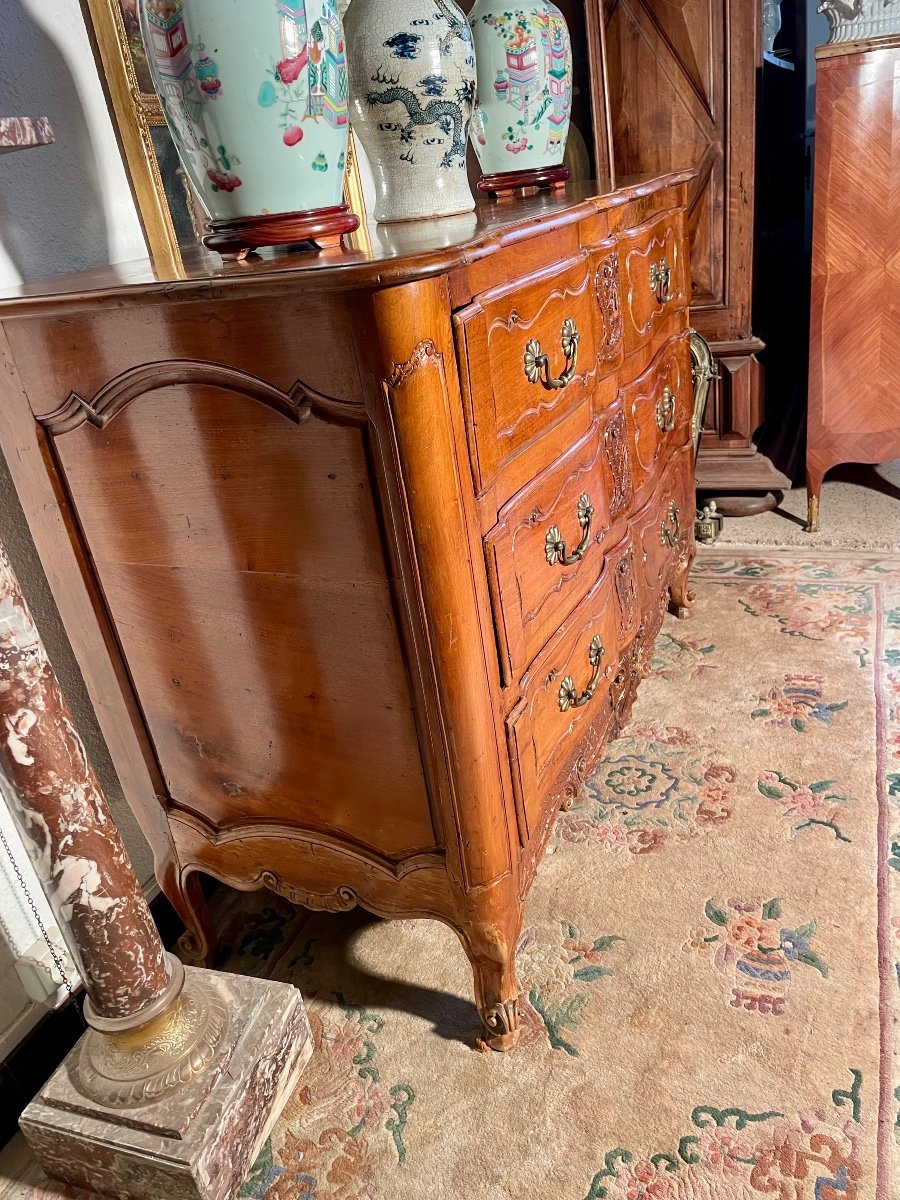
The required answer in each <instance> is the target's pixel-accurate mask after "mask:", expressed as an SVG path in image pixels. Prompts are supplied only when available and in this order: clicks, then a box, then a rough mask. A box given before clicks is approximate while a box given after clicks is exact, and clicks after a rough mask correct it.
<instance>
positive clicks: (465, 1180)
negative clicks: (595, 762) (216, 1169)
mask: <svg viewBox="0 0 900 1200" xmlns="http://www.w3.org/2000/svg"><path fill="white" fill-rule="evenodd" d="M696 586H697V592H698V600H697V607H696V614H695V617H694V619H693V620H692V621H691V622H689V623H683V622H677V621H674V620H673V619H671V618H667V620H666V623H665V625H664V628H663V632H662V634H661V636H660V639H659V643H658V646H657V653H656V657H655V660H654V663H653V671H652V675H651V677H650V678H648V679H647V680H646V681H645V683H644V684H643V686H642V690H641V694H640V698H639V701H638V704H637V706H636V709H635V713H634V720H633V722H632V724H631V726H630V727H629V728H628V730H627V731H626V735H625V736H624V737H623V738H621V739H620V740H619V741H618V742H616V743H614V744H613V745H612V746H610V748H609V753H608V755H607V759H606V761H605V762H604V764H603V765H602V766H601V768H600V769H599V771H598V772H597V774H596V776H595V777H594V779H593V781H592V782H591V784H590V785H589V786H588V787H587V789H586V791H585V793H584V795H583V797H582V799H581V802H580V803H579V804H578V805H577V806H576V807H575V808H574V809H573V810H572V811H571V812H569V813H567V814H564V815H563V816H562V817H561V818H560V820H559V823H558V826H557V831H556V834H555V838H554V841H553V843H552V852H551V853H550V854H548V856H547V858H546V859H545V861H544V863H543V864H542V867H541V869H540V871H539V872H538V875H537V879H536V882H535V885H534V888H533V891H532V893H531V897H530V900H529V904H528V911H527V919H526V927H525V932H524V934H523V937H522V941H521V946H520V954H519V971H520V982H521V984H522V988H523V998H522V1004H521V1007H522V1018H523V1021H524V1026H525V1030H524V1034H523V1037H522V1045H521V1046H520V1048H519V1049H518V1050H517V1051H516V1052H514V1053H513V1054H510V1055H498V1054H478V1053H476V1052H475V1051H474V1050H473V1049H472V1048H471V1046H472V1040H473V1037H474V1034H475V1032H476V1016H475V1012H474V1009H473V1007H472V1003H471V980H470V977H469V973H468V966H467V964H466V961H465V959H464V957H463V955H462V952H461V950H460V948H459V945H458V943H457V941H456V939H455V937H454V936H453V934H452V933H451V932H450V931H449V930H447V929H445V928H443V927H442V926H440V925H438V924H436V923H431V922H415V921H409V922H380V921H376V920H373V919H369V918H367V917H366V916H365V914H361V913H359V912H355V913H350V914H344V915H330V914H315V915H310V914H306V913H298V912H295V911H294V910H292V909H291V907H290V906H289V905H287V904H285V903H284V902H283V901H281V900H279V899H278V898H276V897H273V896H271V895H268V894H266V893H259V894H256V895H254V896H240V895H237V894H232V893H226V894H224V895H223V904H222V906H221V911H220V929H221V935H222V940H223V943H224V945H225V946H226V947H227V962H226V965H227V966H228V967H229V969H232V970H239V971H245V972H250V973H253V974H269V975H272V976H275V977H277V978H280V979H286V980H291V981H293V982H294V983H296V984H297V985H298V986H299V987H301V988H302V989H303V992H304V994H305V996H306V997H307V1001H308V1005H309V1010H310V1015H311V1019H312V1024H313V1028H314V1031H315V1037H316V1053H315V1054H314V1056H313V1059H312V1061H311V1062H310V1064H309V1067H308V1069H307V1071H306V1073H305V1075H304V1077H303V1079H302V1081H301V1085H300V1086H299V1087H298V1089H297V1090H296V1092H295V1093H294V1094H293V1095H292V1097H291V1098H290V1100H289V1102H288V1105H287V1107H286V1109H285V1111H284V1114H283V1116H282V1118H281V1120H280V1121H279V1123H278V1125H277V1126H276V1128H275V1131H274V1133H273V1135H272V1137H271V1139H270V1141H269V1143H268V1144H267V1146H266V1148H265V1150H264V1151H263V1154H262V1155H261V1156H260V1158H259V1160H258V1162H257V1164H256V1167H255V1168H254V1171H253V1174H252V1176H251V1178H250V1179H249V1180H248V1182H247V1183H246V1185H245V1186H244V1188H243V1190H242V1192H241V1195H242V1196H243V1197H246V1198H248V1200H250V1198H252V1200H405V1198H406V1197H410V1198H412V1197H415V1198H417V1200H418V1198H425V1200H451V1198H452V1200H538V1198H540V1200H764V1198H773V1200H892V1198H893V1197H896V1196H898V1195H900V1115H898V1107H900V1089H898V1090H896V1091H895V1088H897V1085H898V1083H900V1079H898V1080H897V1081H896V1082H895V1081H894V1078H893V1077H892V1056H893V1052H894V1043H893V1039H894V1036H895V1034H894V1024H895V1018H896V1011H897V1002H898V998H900V997H898V983H900V968H898V965H897V964H898V959H900V942H898V937H900V904H897V902H896V900H895V904H896V907H895V910H894V912H893V913H892V912H891V910H890V903H891V901H890V888H891V886H892V885H895V884H896V882H898V881H900V811H898V809H900V560H898V559H897V557H893V558H878V557H877V556H860V555H847V554H835V553H832V554H819V555H808V556H799V555H795V554H790V553H782V554H779V555H775V556H769V557H762V556H760V555H754V556H752V557H750V556H747V555H743V554H734V553H733V552H731V551H729V550H727V549H724V550H723V549H721V548H719V549H716V550H708V551H705V552H703V553H702V554H701V559H700V562H699V565H698V568H697V574H696ZM894 891H895V892H896V891H897V888H896V887H894ZM33 1194H36V1195H40V1196H45V1197H51V1196H54V1195H57V1194H58V1193H57V1192H56V1190H55V1189H52V1188H51V1189H48V1190H44V1189H40V1190H39V1192H37V1193H33Z"/></svg>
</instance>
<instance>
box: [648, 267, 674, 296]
mask: <svg viewBox="0 0 900 1200" xmlns="http://www.w3.org/2000/svg"><path fill="white" fill-rule="evenodd" d="M671 283H672V268H671V267H670V266H669V262H668V259H665V258H661V259H660V260H659V262H657V263H652V264H651V266H650V287H651V289H652V290H653V291H654V292H655V293H656V299H657V302H658V303H659V304H667V303H668V302H669V300H671V299H672V293H671V292H670V291H669V287H670V285H671Z"/></svg>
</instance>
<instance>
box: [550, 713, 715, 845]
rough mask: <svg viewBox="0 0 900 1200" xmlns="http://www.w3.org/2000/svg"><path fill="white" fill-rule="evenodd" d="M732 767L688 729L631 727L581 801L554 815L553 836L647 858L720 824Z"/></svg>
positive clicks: (646, 725)
mask: <svg viewBox="0 0 900 1200" xmlns="http://www.w3.org/2000/svg"><path fill="white" fill-rule="evenodd" d="M737 777H738V773H737V769H736V768H735V767H734V765H733V764H732V763H730V762H727V761H724V760H723V759H722V758H721V757H720V756H718V755H716V754H715V753H714V752H713V751H712V750H711V749H710V748H709V747H708V746H704V745H703V744H702V743H701V742H699V741H698V740H697V739H696V738H695V737H694V735H693V734H691V733H690V732H689V731H688V730H686V729H682V728H680V727H678V726H676V725H656V724H634V725H632V726H631V727H630V736H628V737H622V738H619V740H618V741H617V742H615V743H614V745H613V747H612V748H611V753H610V755H609V756H608V757H607V758H605V759H604V761H603V763H602V764H601V766H600V767H599V769H598V770H597V772H596V774H595V775H594V776H593V778H592V779H591V780H589V781H588V783H587V784H586V785H585V787H584V790H583V793H582V796H581V797H580V799H579V800H578V801H577V802H576V803H575V804H574V805H573V806H572V808H571V809H569V810H568V811H567V812H564V813H562V814H561V815H560V817H559V820H558V822H557V827H556V836H557V837H558V838H560V839H562V840H563V841H566V842H586V843H590V844H592V845H596V846H601V847H602V848H603V849H605V850H610V851H624V852H628V853H630V854H650V853H652V852H653V851H656V850H661V849H662V848H663V847H664V846H665V845H666V844H667V843H668V842H669V841H671V840H673V839H674V840H678V841H681V840H685V839H687V838H693V837H697V836H698V835H699V834H700V833H701V832H703V831H706V830H709V829H713V828H715V827H717V826H719V825H723V824H724V823H725V822H727V821H728V820H729V819H730V817H731V815H732V813H733V811H734V805H735V802H736V797H737V788H736V786H735V785H736V783H737Z"/></svg>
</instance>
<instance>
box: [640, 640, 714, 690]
mask: <svg viewBox="0 0 900 1200" xmlns="http://www.w3.org/2000/svg"><path fill="white" fill-rule="evenodd" d="M715 652H716V648H715V646H714V645H713V643H712V642H707V643H706V644H705V645H704V644H702V642H701V641H698V640H697V639H696V638H691V637H687V636H676V635H675V634H674V633H671V632H670V631H668V630H665V629H664V630H661V631H660V634H659V637H658V638H657V639H656V645H655V646H654V648H653V657H652V659H651V660H650V672H651V674H653V675H658V676H659V677H660V679H666V680H669V681H670V682H671V681H673V680H676V679H682V678H686V679H699V678H700V677H701V676H702V675H704V674H705V673H706V672H707V671H715V670H716V669H717V667H718V664H717V663H712V662H710V658H711V657H712V656H713V655H714V654H715Z"/></svg>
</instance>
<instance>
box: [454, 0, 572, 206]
mask: <svg viewBox="0 0 900 1200" xmlns="http://www.w3.org/2000/svg"><path fill="white" fill-rule="evenodd" d="M469 25H470V26H471V29H472V37H473V40H474V43H475V59H476V62H477V64H478V99H477V103H476V108H475V114H474V116H473V118H472V128H471V134H472V142H473V145H474V146H475V153H476V154H477V155H478V161H479V163H480V165H481V170H482V172H483V173H484V176H485V177H486V178H487V179H497V178H498V177H502V176H504V175H510V174H515V175H521V174H523V173H527V172H545V173H546V172H548V171H551V172H552V171H553V170H554V169H555V170H556V172H557V173H559V172H560V170H562V171H563V172H565V169H564V168H562V161H563V155H564V154H565V149H566V138H567V136H568V132H569V120H570V117H571V114H572V47H571V42H570V39H569V30H568V27H567V25H566V21H565V18H564V17H563V15H562V13H561V12H560V11H559V9H558V8H557V7H556V5H555V4H551V3H550V0H520V3H518V4H516V5H512V6H509V7H507V8H504V6H503V5H502V4H500V3H498V2H497V0H477V3H476V4H475V6H474V8H473V9H472V11H471V12H470V13H469ZM565 174H567V172H565ZM482 186H483V184H482ZM486 190H490V189H486Z"/></svg>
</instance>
